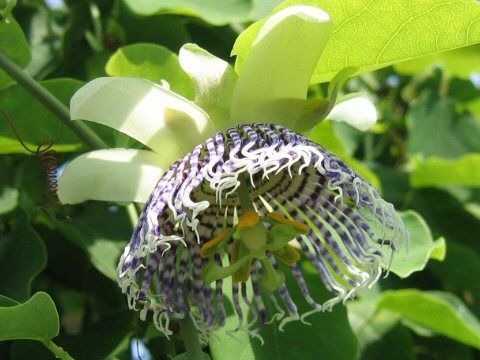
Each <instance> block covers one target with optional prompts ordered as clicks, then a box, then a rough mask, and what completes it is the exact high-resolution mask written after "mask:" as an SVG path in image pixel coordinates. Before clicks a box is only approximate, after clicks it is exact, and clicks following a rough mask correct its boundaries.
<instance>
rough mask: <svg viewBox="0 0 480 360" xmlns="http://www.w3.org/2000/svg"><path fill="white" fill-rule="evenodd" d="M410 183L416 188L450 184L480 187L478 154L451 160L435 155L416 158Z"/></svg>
mask: <svg viewBox="0 0 480 360" xmlns="http://www.w3.org/2000/svg"><path fill="white" fill-rule="evenodd" d="M410 183H411V184H412V186H413V187H416V188H421V187H430V186H438V187H442V186H450V185H454V186H469V187H480V154H478V153H470V154H466V155H463V156H461V157H459V158H457V159H453V160H447V159H441V158H437V157H432V158H429V159H427V160H423V159H416V160H415V161H414V167H413V170H412V174H411V177H410Z"/></svg>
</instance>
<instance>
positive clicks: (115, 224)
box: [59, 203, 132, 281]
mask: <svg viewBox="0 0 480 360" xmlns="http://www.w3.org/2000/svg"><path fill="white" fill-rule="evenodd" d="M99 218H101V219H102V221H101V222H99V221H98V219H99ZM59 229H60V231H61V232H62V233H63V234H64V235H65V236H66V237H67V238H68V239H69V240H71V241H72V242H73V243H75V244H76V245H78V246H80V247H81V248H82V249H84V250H85V251H86V253H87V254H88V256H89V258H90V261H91V262H92V264H93V266H95V268H96V269H97V270H99V271H100V272H101V273H103V274H104V275H105V276H107V277H108V278H110V279H112V280H114V281H116V279H117V264H118V259H119V258H120V255H121V253H122V251H123V248H124V246H125V245H126V243H127V241H128V239H129V238H130V235H131V232H132V226H131V224H130V221H129V218H128V216H127V214H126V211H125V208H123V207H118V206H106V205H105V204H103V203H96V204H91V205H90V206H88V207H87V208H86V209H85V211H84V212H83V213H79V214H76V215H75V220H74V223H72V224H66V223H64V224H60V226H59Z"/></svg>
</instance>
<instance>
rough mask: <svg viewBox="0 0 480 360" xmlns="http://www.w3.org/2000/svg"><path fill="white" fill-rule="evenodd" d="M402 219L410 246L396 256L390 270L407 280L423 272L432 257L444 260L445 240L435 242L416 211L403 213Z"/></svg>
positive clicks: (403, 248)
mask: <svg viewBox="0 0 480 360" xmlns="http://www.w3.org/2000/svg"><path fill="white" fill-rule="evenodd" d="M400 217H401V219H402V221H403V222H404V224H405V226H406V227H407V230H408V232H409V234H410V246H409V247H408V248H407V246H403V247H402V248H401V249H400V251H399V252H398V254H395V257H394V259H393V263H392V266H391V268H390V270H391V271H392V272H393V273H395V274H396V275H398V276H400V277H401V278H405V277H407V276H409V275H410V274H412V273H413V272H416V271H421V270H423V269H424V268H425V266H427V262H428V260H429V259H430V258H432V255H434V256H435V257H436V259H440V260H443V257H444V256H445V240H444V239H439V240H437V241H434V240H433V238H432V233H431V232H430V228H429V227H428V225H427V223H426V222H425V220H423V218H422V217H421V216H420V215H419V214H418V213H416V212H415V211H406V212H403V213H401V214H400ZM442 255H443V256H442Z"/></svg>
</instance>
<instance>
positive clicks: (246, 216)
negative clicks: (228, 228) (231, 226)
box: [237, 211, 260, 230]
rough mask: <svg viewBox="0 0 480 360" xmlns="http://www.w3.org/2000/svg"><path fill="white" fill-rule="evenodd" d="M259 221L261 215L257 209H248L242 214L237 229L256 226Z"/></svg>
mask: <svg viewBox="0 0 480 360" xmlns="http://www.w3.org/2000/svg"><path fill="white" fill-rule="evenodd" d="M259 222H260V216H259V215H258V213H257V212H256V211H246V212H244V213H243V214H242V216H240V222H239V223H238V225H237V229H238V230H242V229H245V228H247V227H254V226H255V225H257V224H258V223H259Z"/></svg>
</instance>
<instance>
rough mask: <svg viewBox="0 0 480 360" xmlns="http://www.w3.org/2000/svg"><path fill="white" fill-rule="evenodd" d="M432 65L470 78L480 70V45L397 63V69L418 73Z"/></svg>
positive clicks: (400, 71) (449, 73) (407, 73)
mask: <svg viewBox="0 0 480 360" xmlns="http://www.w3.org/2000/svg"><path fill="white" fill-rule="evenodd" d="M431 66H440V67H442V68H443V69H445V71H446V72H447V74H448V75H450V76H452V77H453V76H455V77H459V78H462V79H468V78H469V77H470V75H471V73H473V72H475V71H479V70H480V46H479V45H474V46H467V47H464V48H461V49H456V50H452V51H447V52H444V53H440V54H435V55H429V56H424V57H421V58H418V59H415V60H409V61H405V62H402V63H399V64H396V65H395V71H397V72H398V73H400V74H403V75H416V74H418V73H420V72H421V71H423V70H425V69H426V68H429V67H431Z"/></svg>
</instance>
